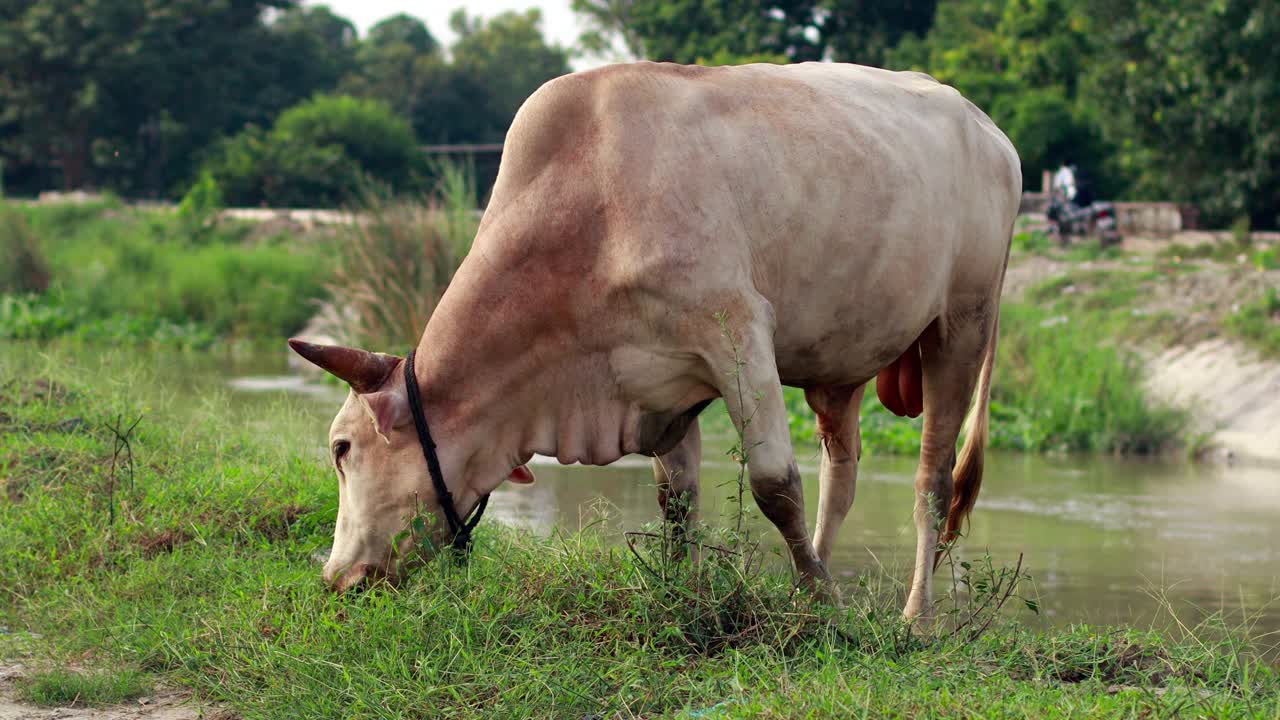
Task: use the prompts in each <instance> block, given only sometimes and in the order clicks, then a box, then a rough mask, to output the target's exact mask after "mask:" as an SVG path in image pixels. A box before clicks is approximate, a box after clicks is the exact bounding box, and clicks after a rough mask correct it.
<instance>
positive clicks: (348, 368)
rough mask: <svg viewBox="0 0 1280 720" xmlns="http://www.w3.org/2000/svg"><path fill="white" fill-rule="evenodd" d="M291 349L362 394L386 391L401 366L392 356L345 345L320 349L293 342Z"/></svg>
mask: <svg viewBox="0 0 1280 720" xmlns="http://www.w3.org/2000/svg"><path fill="white" fill-rule="evenodd" d="M289 347H291V348H293V351H294V352H296V353H298V354H299V355H301V356H302V357H304V358H306V359H307V360H308V361H310V362H311V363H312V364H314V365H318V366H319V367H321V368H323V369H324V370H327V371H329V372H330V373H332V374H333V375H335V376H337V377H338V378H340V379H342V380H346V381H347V382H348V383H349V384H350V385H351V389H352V390H355V391H356V392H358V393H367V392H373V391H375V390H377V389H378V388H380V387H382V384H383V383H385V382H386V381H387V377H388V376H389V375H391V371H392V370H394V369H395V367H396V362H397V358H395V357H392V356H391V355H383V354H382V353H371V352H369V351H368V350H360V349H358V348H349V347H342V346H341V345H316V344H315V343H309V342H306V341H305V340H299V339H297V338H292V339H290V340H289Z"/></svg>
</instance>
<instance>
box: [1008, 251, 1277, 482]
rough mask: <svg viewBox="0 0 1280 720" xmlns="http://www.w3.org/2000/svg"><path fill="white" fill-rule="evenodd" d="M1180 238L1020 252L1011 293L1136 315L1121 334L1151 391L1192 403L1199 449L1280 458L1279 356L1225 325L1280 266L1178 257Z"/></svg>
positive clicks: (1222, 456)
mask: <svg viewBox="0 0 1280 720" xmlns="http://www.w3.org/2000/svg"><path fill="white" fill-rule="evenodd" d="M1176 241H1177V238H1175V239H1174V240H1173V241H1164V242H1160V243H1154V242H1151V241H1140V242H1128V241H1126V248H1127V249H1129V250H1130V253H1129V254H1127V255H1125V256H1123V257H1109V258H1098V259H1091V260H1072V259H1069V258H1067V257H1063V256H1059V255H1057V254H1051V255H1050V256H1044V255H1023V256H1021V257H1018V256H1015V258H1014V259H1013V260H1012V261H1011V262H1010V265H1009V271H1008V274H1007V276H1006V282H1005V297H1006V298H1007V299H1011V300H1020V301H1024V302H1035V303H1038V304H1043V305H1052V304H1053V303H1055V302H1058V301H1060V300H1062V299H1063V298H1073V300H1072V301H1073V302H1075V303H1077V304H1079V305H1084V306H1090V307H1091V308H1092V309H1093V310H1095V311H1099V312H1105V313H1112V314H1113V316H1114V315H1116V314H1119V315H1123V316H1124V319H1132V320H1133V321H1134V322H1133V323H1132V326H1133V332H1132V333H1122V335H1124V337H1122V339H1121V342H1123V343H1124V344H1126V345H1128V346H1129V347H1131V348H1132V349H1134V350H1136V351H1137V352H1138V353H1139V354H1140V356H1141V357H1142V358H1143V361H1144V362H1145V364H1146V365H1145V368H1144V375H1145V376H1146V378H1147V387H1148V389H1149V390H1150V392H1151V393H1152V395H1153V396H1154V398H1156V399H1157V400H1159V401H1162V402H1165V403H1168V404H1170V405H1173V406H1175V407H1179V408H1183V409H1185V410H1187V411H1188V413H1189V414H1190V416H1191V424H1192V427H1191V431H1192V433H1193V437H1192V441H1193V444H1194V445H1195V447H1193V449H1196V450H1197V451H1198V453H1199V454H1201V455H1203V456H1207V457H1209V458H1213V459H1219V460H1228V461H1235V460H1241V461H1252V462H1265V463H1280V358H1277V357H1273V356H1267V355H1264V354H1263V353H1260V352H1259V351H1257V350H1255V349H1254V348H1253V347H1250V345H1249V344H1248V343H1246V342H1244V341H1243V340H1241V339H1239V338H1237V337H1233V336H1232V334H1231V333H1230V332H1228V331H1227V330H1226V324H1227V318H1228V316H1229V315H1231V314H1232V313H1234V312H1237V311H1238V310H1239V308H1240V305H1241V304H1242V303H1246V302H1249V299H1250V298H1254V297H1258V296H1259V295H1261V294H1262V293H1263V292H1266V290H1267V289H1268V288H1280V270H1260V269H1258V268H1257V267H1254V266H1253V265H1251V264H1249V263H1248V262H1245V260H1244V259H1243V257H1237V258H1232V257H1227V258H1226V259H1225V260H1223V259H1219V260H1213V259H1207V258H1201V259H1188V258H1182V257H1178V256H1176V255H1174V254H1171V253H1170V252H1169V251H1168V250H1165V248H1169V247H1170V246H1171V245H1172V244H1173V243H1174V242H1176ZM1135 248H1136V249H1137V250H1138V252H1132V250H1133V249H1135ZM1160 250H1164V252H1163V254H1162V255H1157V253H1158V252H1159V251H1160ZM1069 317H1070V313H1068V319H1069ZM1101 340H1102V341H1105V339H1101Z"/></svg>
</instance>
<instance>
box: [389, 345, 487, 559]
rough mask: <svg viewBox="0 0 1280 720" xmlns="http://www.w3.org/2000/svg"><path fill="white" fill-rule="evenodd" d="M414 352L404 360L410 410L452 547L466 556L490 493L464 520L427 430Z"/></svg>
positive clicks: (405, 382)
mask: <svg viewBox="0 0 1280 720" xmlns="http://www.w3.org/2000/svg"><path fill="white" fill-rule="evenodd" d="M415 352H416V351H411V352H410V353H409V355H408V357H406V358H405V359H404V387H405V392H406V393H407V394H408V395H409V411H410V412H412V413H413V424H414V426H415V427H417V428H418V444H420V445H421V446H422V456H423V457H425V458H426V459H427V470H428V471H429V472H430V473H431V484H432V485H434V486H435V489H436V497H437V498H438V499H439V500H440V507H441V508H442V509H444V517H445V519H446V520H448V521H449V531H450V532H451V533H453V549H454V550H456V551H458V553H459V554H461V555H464V556H465V555H466V554H467V551H468V550H470V549H471V531H472V530H474V529H475V527H476V524H477V523H479V522H480V517H481V516H482V515H484V508H485V506H486V505H488V504H489V496H488V495H484V496H483V497H481V498H480V503H479V504H478V505H476V509H475V512H473V513H472V515H471V519H470V520H467V521H464V520H463V519H462V517H461V516H459V515H458V508H456V507H454V505H453V495H452V494H451V493H450V492H449V488H448V486H446V485H445V484H444V474H443V473H442V472H440V458H439V456H437V455H436V444H435V441H433V440H432V439H431V431H430V430H429V429H427V416H426V415H424V414H423V413H422V398H421V397H420V396H419V395H418V377H417V375H416V374H414V372H413V356H414V353H415Z"/></svg>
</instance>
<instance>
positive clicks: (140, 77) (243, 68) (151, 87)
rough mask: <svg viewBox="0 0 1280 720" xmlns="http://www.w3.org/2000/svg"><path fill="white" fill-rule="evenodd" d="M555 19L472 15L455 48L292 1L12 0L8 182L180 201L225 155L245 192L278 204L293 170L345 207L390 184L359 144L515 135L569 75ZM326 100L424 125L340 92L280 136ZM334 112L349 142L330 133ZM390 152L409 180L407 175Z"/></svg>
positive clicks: (423, 31)
mask: <svg viewBox="0 0 1280 720" xmlns="http://www.w3.org/2000/svg"><path fill="white" fill-rule="evenodd" d="M268 11H271V12H268ZM540 24H541V15H540V14H539V12H538V11H537V10H530V11H527V12H525V13H514V12H509V13H503V14H500V15H497V16H495V17H493V18H490V19H488V20H487V21H485V20H481V19H479V18H470V17H467V16H466V15H465V14H464V13H462V12H459V13H458V14H456V15H455V17H454V28H453V29H454V31H455V33H456V34H457V35H458V36H459V38H458V40H457V42H456V43H455V44H454V46H453V47H451V48H449V49H448V53H447V54H446V52H445V48H442V47H441V46H440V44H439V43H438V42H437V41H436V39H435V37H434V36H433V35H432V34H431V32H430V31H429V30H428V28H427V27H426V26H425V25H424V24H423V23H422V22H421V21H419V20H417V19H414V18H411V17H409V16H407V15H396V16H393V17H391V18H388V19H386V20H384V21H383V22H381V23H379V24H378V25H375V26H374V27H373V28H371V30H370V31H369V33H368V34H367V36H366V37H364V38H359V37H357V33H356V30H355V27H354V26H353V25H352V24H351V23H350V21H348V20H346V19H345V18H342V17H340V16H338V15H336V14H334V13H333V12H332V11H330V10H329V9H328V8H326V7H324V6H313V5H306V6H303V5H300V4H299V3H297V2H295V1H294V0H227V1H226V2H216V3H206V2H198V1H197V0H180V1H178V2H157V1H156V0H117V1H115V2H110V3H102V2H93V1H91V0H41V1H40V2H0V169H2V171H3V179H4V181H3V183H2V184H0V187H4V188H5V189H6V190H7V191H8V192H9V193H16V194H29V193H35V192H38V191H40V190H45V189H51V188H58V187H62V188H65V189H78V188H99V189H110V190H113V191H115V192H117V193H120V194H122V195H125V196H129V197H161V198H168V199H176V198H178V197H181V196H182V195H183V194H184V193H185V192H186V190H187V188H188V187H189V186H190V184H191V183H192V182H194V181H195V180H196V179H197V177H198V176H199V171H200V168H201V166H202V165H203V164H204V163H205V162H212V163H213V165H214V166H215V167H218V166H219V164H221V167H220V170H221V175H220V177H219V180H223V179H228V178H229V180H228V181H229V183H230V187H224V188H223V190H224V192H225V194H226V196H227V200H228V201H229V202H239V201H248V200H252V201H255V202H256V201H259V200H268V201H273V202H274V201H275V195H273V193H272V192H271V191H270V190H267V189H264V187H263V186H264V185H269V184H270V183H271V182H272V180H273V179H274V178H276V177H277V176H283V177H284V178H285V179H286V180H287V181H288V182H287V183H286V184H287V185H289V187H284V188H281V189H280V190H278V192H279V193H282V194H283V195H285V196H286V197H288V198H289V199H290V200H292V201H294V202H302V203H303V204H309V205H315V204H328V203H333V202H335V194H341V192H340V190H341V189H342V188H344V187H345V186H346V185H347V184H349V180H350V177H351V176H352V175H353V174H356V173H359V174H369V175H372V176H374V177H384V174H383V173H384V171H385V170H387V168H386V167H385V165H380V164H377V163H383V162H385V161H387V160H388V158H387V157H386V156H385V154H382V153H381V151H379V156H378V157H377V158H374V161H375V165H374V166H370V165H369V164H368V163H367V162H366V160H368V159H369V158H366V157H362V156H361V155H360V154H359V153H357V152H355V150H356V149H358V148H371V147H373V146H375V145H379V144H382V143H388V144H395V143H398V144H399V145H402V146H406V145H410V146H411V145H414V144H417V143H469V142H500V141H501V140H502V137H503V135H504V134H505V131H506V128H507V126H508V125H509V124H510V122H511V118H512V116H513V115H514V113H515V109H516V108H517V107H518V106H519V104H520V102H521V101H523V99H524V98H525V97H526V96H527V95H528V94H529V93H531V92H532V91H533V90H534V89H536V88H537V87H538V86H539V85H540V84H542V83H543V82H545V81H546V80H548V79H550V78H552V77H555V76H557V75H561V74H564V73H566V72H568V71H569V66H568V56H567V52H566V51H565V50H563V49H560V48H558V47H553V46H549V45H548V44H547V43H546V42H545V40H544V39H543V36H542V32H541V29H540ZM317 94H328V95H334V94H339V95H352V96H355V97H358V98H361V99H364V100H368V101H378V102H379V103H384V104H385V105H386V106H389V107H390V109H391V111H392V112H393V113H394V114H395V115H396V116H397V122H402V123H404V124H405V126H406V127H408V128H411V131H410V133H409V134H407V135H406V133H404V132H402V131H401V130H400V129H399V128H398V127H392V126H391V125H390V124H389V123H388V122H387V121H384V120H378V121H376V122H373V121H371V120H372V115H371V114H370V113H369V112H364V109H367V107H368V106H364V105H359V104H356V103H353V102H350V101H338V100H330V101H329V102H328V103H327V104H325V105H323V106H321V107H313V114H312V116H311V119H309V120H307V121H306V124H308V125H309V127H307V128H302V129H301V130H302V132H301V134H291V136H290V138H289V140H290V142H289V143H287V147H284V146H282V145H281V143H280V142H279V141H280V139H281V138H280V137H279V134H290V131H289V129H288V128H287V127H285V128H283V129H282V127H281V126H282V125H284V126H287V125H288V124H289V123H288V122H286V119H285V118H281V117H280V115H281V113H282V112H285V111H286V110H289V109H290V108H295V106H297V105H298V104H299V103H301V102H303V101H304V100H307V99H308V98H312V97H313V96H315V95H317ZM331 111H332V112H336V113H338V114H339V115H340V118H339V119H338V120H335V122H337V123H339V124H341V123H346V124H347V127H346V129H343V130H337V131H336V132H337V134H338V135H341V136H342V137H338V138H335V137H334V136H333V135H334V132H335V131H334V130H332V129H325V128H318V127H316V125H317V124H318V123H319V119H318V115H320V114H323V113H325V112H331ZM293 112H298V111H297V110H294V111H291V113H293ZM356 114H358V115H361V117H360V118H359V119H356V118H354V117H353V115H356ZM292 122H294V123H302V122H303V120H302V119H299V118H296V117H295V118H294V119H293V121H292ZM273 124H274V126H275V129H273V130H271V131H270V132H268V131H266V130H263V128H268V127H272V126H273ZM388 129H390V130H391V135H390V136H389V137H387V138H382V137H379V135H380V134H381V133H382V132H383V131H384V130H388ZM351 132H357V133H359V134H361V135H363V137H359V138H357V137H353V136H352V135H351V134H350V133H351ZM308 133H310V134H308ZM233 137H234V139H231V138H233ZM312 141H314V142H312ZM339 146H340V147H341V149H342V151H343V152H342V153H339V152H337V150H336V149H337V148H338V147H339ZM394 153H399V154H403V153H402V152H401V150H399V149H397V150H395V151H394ZM344 154H345V157H343V155H344ZM210 157H216V159H215V160H212V161H210V160H209V158H210ZM392 162H393V163H396V164H399V165H401V166H399V167H394V168H391V169H390V172H391V175H392V178H387V179H388V180H392V181H393V184H396V183H395V182H394V181H396V180H397V179H398V178H400V177H401V176H402V175H405V174H406V173H407V169H406V168H405V167H402V165H403V163H404V161H403V160H402V159H394V160H393V161H392ZM236 163H239V165H236ZM228 165H236V167H235V169H234V170H233V169H231V168H229V167H227V166H228ZM330 173H331V174H333V175H334V177H331V178H320V177H317V176H320V175H326V174H330ZM255 176H256V177H255ZM294 181H297V182H294ZM317 181H320V182H319V183H318V185H317Z"/></svg>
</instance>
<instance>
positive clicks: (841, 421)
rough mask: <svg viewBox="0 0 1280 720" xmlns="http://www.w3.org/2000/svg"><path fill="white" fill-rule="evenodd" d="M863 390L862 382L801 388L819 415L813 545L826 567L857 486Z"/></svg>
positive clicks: (805, 397)
mask: <svg viewBox="0 0 1280 720" xmlns="http://www.w3.org/2000/svg"><path fill="white" fill-rule="evenodd" d="M865 390H866V386H865V385H858V386H851V385H842V386H837V387H818V388H810V389H807V390H805V391H804V399H805V400H806V401H807V402H808V403H809V407H811V408H813V412H814V413H815V414H816V415H817V416H818V437H819V438H820V439H821V441H822V468H821V470H820V471H819V474H818V478H819V482H818V486H819V488H820V492H821V494H820V495H819V496H818V526H817V529H816V530H815V532H814V536H813V549H814V551H816V552H817V553H818V559H819V560H821V561H822V563H823V564H824V565H826V566H828V567H830V565H831V551H832V549H833V548H834V547H835V544H836V535H837V534H838V533H839V532H840V525H841V524H842V523H844V519H845V516H846V515H848V514H849V508H850V507H852V506H853V496H854V493H855V492H856V490H857V485H858V460H859V459H860V458H861V457H862V437H861V435H860V434H859V432H858V411H859V409H860V408H861V406H862V393H863V391H865Z"/></svg>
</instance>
